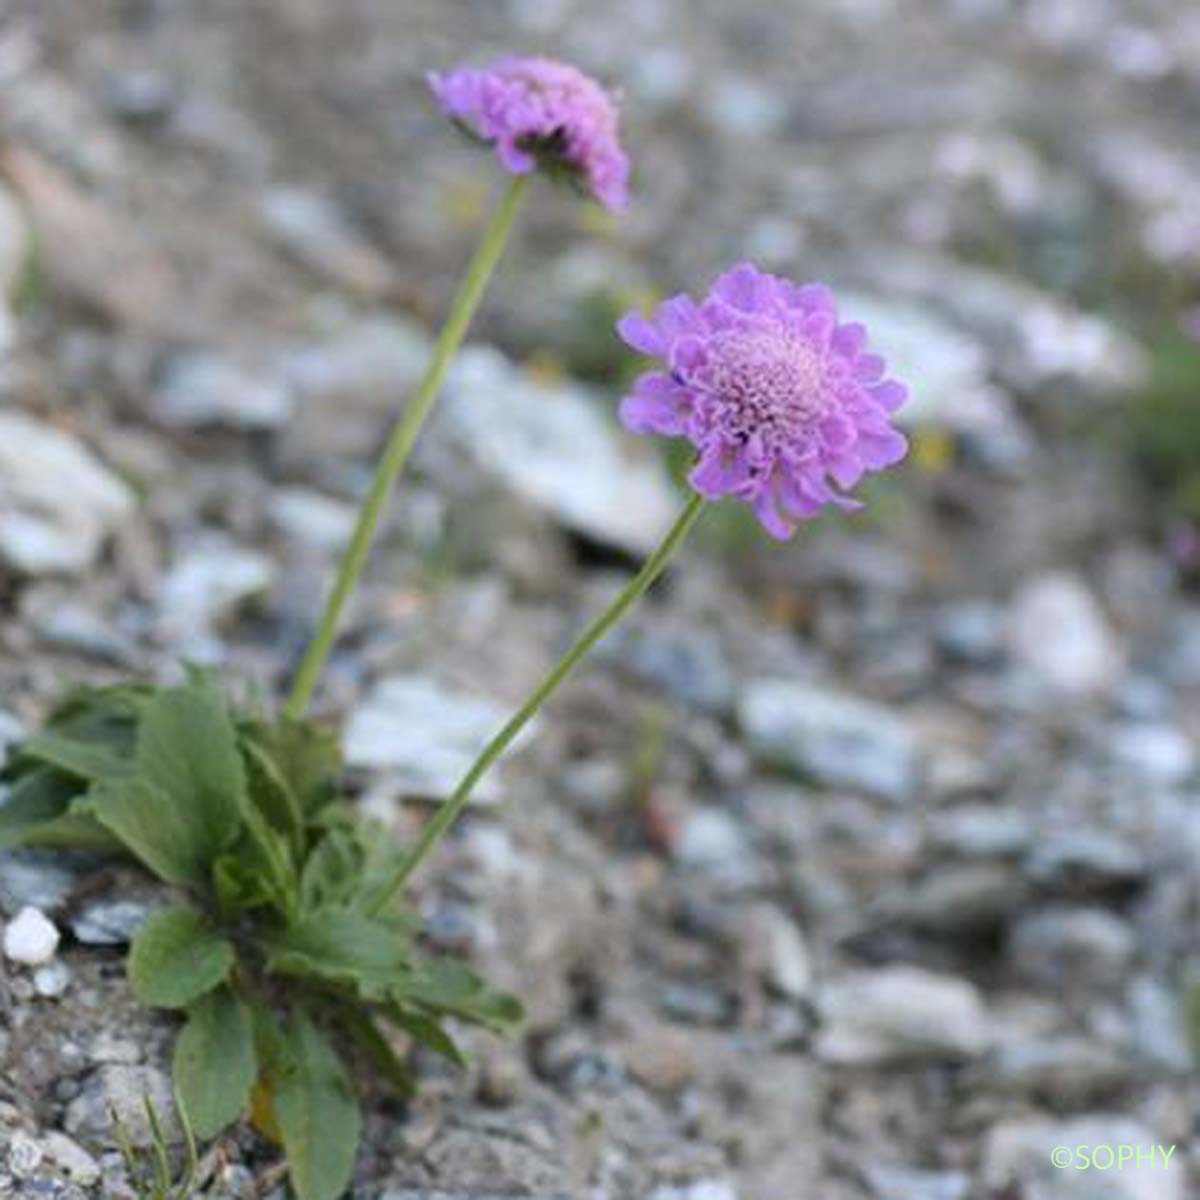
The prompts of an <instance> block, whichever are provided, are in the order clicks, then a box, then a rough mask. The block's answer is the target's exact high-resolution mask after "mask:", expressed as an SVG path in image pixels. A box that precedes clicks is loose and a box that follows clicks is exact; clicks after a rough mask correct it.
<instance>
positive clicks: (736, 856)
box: [672, 808, 757, 886]
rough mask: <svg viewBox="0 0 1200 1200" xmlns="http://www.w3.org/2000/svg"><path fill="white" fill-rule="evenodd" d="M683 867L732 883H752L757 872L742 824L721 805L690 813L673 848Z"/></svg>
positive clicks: (677, 859)
mask: <svg viewBox="0 0 1200 1200" xmlns="http://www.w3.org/2000/svg"><path fill="white" fill-rule="evenodd" d="M672 857H673V858H674V859H675V861H676V862H678V863H680V864H681V865H682V866H685V867H690V868H692V869H694V870H697V871H704V872H706V873H708V874H710V875H712V876H714V877H715V878H718V879H721V880H724V881H726V882H728V883H729V884H730V885H731V886H737V885H739V884H743V883H748V882H752V880H753V878H754V877H755V876H756V875H757V872H756V871H755V869H754V868H755V864H754V860H753V855H752V854H751V851H750V847H749V845H748V843H747V842H746V835H745V834H744V833H743V831H742V826H741V825H740V824H738V822H737V821H736V820H734V818H733V817H732V816H730V814H729V813H727V812H725V811H724V810H722V809H719V808H701V809H697V810H695V811H694V812H691V813H689V814H688V816H687V818H686V819H685V820H684V822H683V825H682V827H681V828H680V831H679V836H678V838H677V839H676V840H675V843H674V846H673V847H672Z"/></svg>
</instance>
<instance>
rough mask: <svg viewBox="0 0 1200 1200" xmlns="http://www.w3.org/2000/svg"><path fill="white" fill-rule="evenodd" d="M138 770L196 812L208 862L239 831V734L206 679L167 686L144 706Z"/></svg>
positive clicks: (241, 779) (242, 788)
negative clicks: (183, 684)
mask: <svg viewBox="0 0 1200 1200" xmlns="http://www.w3.org/2000/svg"><path fill="white" fill-rule="evenodd" d="M136 757H137V768H138V774H139V775H141V776H142V777H143V778H145V779H147V780H149V781H150V782H151V783H153V784H157V785H158V787H160V788H161V789H162V790H163V791H165V792H166V793H167V794H168V795H170V797H171V800H172V802H173V803H174V804H175V805H177V806H178V807H179V808H181V809H183V810H186V811H187V812H189V813H190V814H193V815H194V818H195V820H194V825H195V830H196V833H197V842H198V843H201V842H202V843H203V845H204V846H205V848H206V851H207V853H206V854H205V861H206V862H211V861H212V860H213V859H214V858H215V857H216V856H217V854H218V853H220V851H222V850H224V849H226V848H227V847H228V846H229V844H230V843H231V842H232V841H233V839H234V837H236V835H237V830H238V826H239V824H240V822H241V813H242V804H243V802H244V799H245V792H246V777H245V772H244V770H243V769H242V759H241V756H240V755H239V754H238V748H237V733H236V731H235V729H234V726H233V722H232V720H230V717H229V713H228V710H227V709H226V707H225V704H224V701H223V700H222V699H221V696H220V694H219V693H218V692H217V691H216V689H215V688H214V687H212V686H211V685H209V684H204V683H201V684H192V685H189V686H188V687H180V688H169V689H166V690H164V691H161V692H158V693H157V694H156V695H155V696H154V697H153V698H152V699H151V700H150V701H149V703H148V704H147V705H146V710H145V713H144V714H143V717H142V722H141V724H140V725H139V726H138V739H137V755H136Z"/></svg>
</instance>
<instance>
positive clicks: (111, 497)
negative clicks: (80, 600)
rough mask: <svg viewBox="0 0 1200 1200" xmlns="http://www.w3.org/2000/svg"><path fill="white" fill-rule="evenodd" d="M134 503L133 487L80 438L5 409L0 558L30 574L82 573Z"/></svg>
mask: <svg viewBox="0 0 1200 1200" xmlns="http://www.w3.org/2000/svg"><path fill="white" fill-rule="evenodd" d="M67 479H69V480H70V481H71V486H70V487H63V486H62V481H63V480H67ZM133 509H134V496H133V493H132V492H131V491H130V489H129V488H128V487H127V486H126V484H125V483H124V482H122V481H121V480H120V479H119V478H118V477H117V476H116V475H114V474H113V473H112V472H111V471H109V470H108V468H107V467H105V466H104V465H103V464H102V463H101V462H100V460H99V459H98V458H96V456H95V455H94V454H93V453H92V452H91V451H90V450H89V449H88V448H87V447H86V446H85V445H84V444H83V443H82V442H81V441H79V440H78V439H77V438H75V437H72V436H71V435H70V434H67V433H64V432H62V431H61V430H58V429H55V428H54V427H52V426H50V425H46V424H44V423H43V422H41V421H37V420H35V419H34V418H33V417H28V416H25V415H24V414H23V413H17V412H0V512H3V513H4V520H3V521H0V561H2V562H5V563H7V564H8V565H9V566H10V567H12V568H14V569H15V570H17V571H20V572H23V573H25V574H27V575H44V574H55V573H62V574H69V575H77V574H80V573H81V572H83V571H86V570H87V569H88V568H89V567H90V566H91V565H92V564H93V563H94V562H95V561H96V559H97V558H98V557H99V554H100V550H101V548H102V546H103V544H104V542H105V540H106V538H107V537H108V536H109V535H110V534H111V533H112V532H113V531H114V530H116V529H117V528H118V527H119V526H120V525H122V524H123V523H124V522H125V521H126V520H127V519H128V518H129V517H130V516H131V515H132V513H133Z"/></svg>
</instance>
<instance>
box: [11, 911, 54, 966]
mask: <svg viewBox="0 0 1200 1200" xmlns="http://www.w3.org/2000/svg"><path fill="white" fill-rule="evenodd" d="M58 938H59V934H58V930H57V929H56V928H55V926H54V922H53V921H51V920H50V918H49V917H47V916H46V914H45V913H43V912H42V910H41V909H40V908H23V909H21V911H20V912H19V913H17V915H16V916H15V917H14V918H13V920H12V922H11V923H10V924H9V926H8V928H7V929H6V930H5V931H4V954H5V957H6V958H9V959H11V960H12V961H13V962H15V963H21V964H22V965H24V966H27V967H40V966H42V965H43V964H44V963H48V962H49V961H50V960H51V959H52V958H53V957H54V953H55V951H56V950H57V949H58Z"/></svg>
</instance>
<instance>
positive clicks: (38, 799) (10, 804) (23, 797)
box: [0, 766, 121, 851]
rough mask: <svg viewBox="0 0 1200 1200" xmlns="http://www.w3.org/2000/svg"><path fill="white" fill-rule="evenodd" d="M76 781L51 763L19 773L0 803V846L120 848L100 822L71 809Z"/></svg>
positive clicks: (82, 848)
mask: <svg viewBox="0 0 1200 1200" xmlns="http://www.w3.org/2000/svg"><path fill="white" fill-rule="evenodd" d="M78 794H79V784H78V783H77V782H76V781H75V780H73V779H68V778H67V777H66V776H64V775H60V774H59V773H58V772H57V771H55V770H53V769H52V768H50V767H43V766H39V767H35V768H34V769H33V770H31V771H30V772H29V773H28V774H25V775H22V776H21V778H20V779H19V780H18V781H17V782H16V784H15V785H14V786H13V788H12V790H11V791H10V792H9V794H8V798H7V800H5V801H3V803H0V850H8V849H12V848H13V847H16V846H50V847H55V848H59V849H70V850H98V851H112V850H119V849H120V848H121V844H120V843H119V842H118V841H116V839H115V838H113V836H112V835H111V834H110V833H109V832H108V831H107V830H106V829H105V828H104V827H103V826H101V825H99V824H97V823H96V822H95V821H93V820H91V819H89V818H87V817H84V816H76V815H73V814H72V812H71V802H72V800H73V799H74V798H75V797H76V796H77V795H78Z"/></svg>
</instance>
